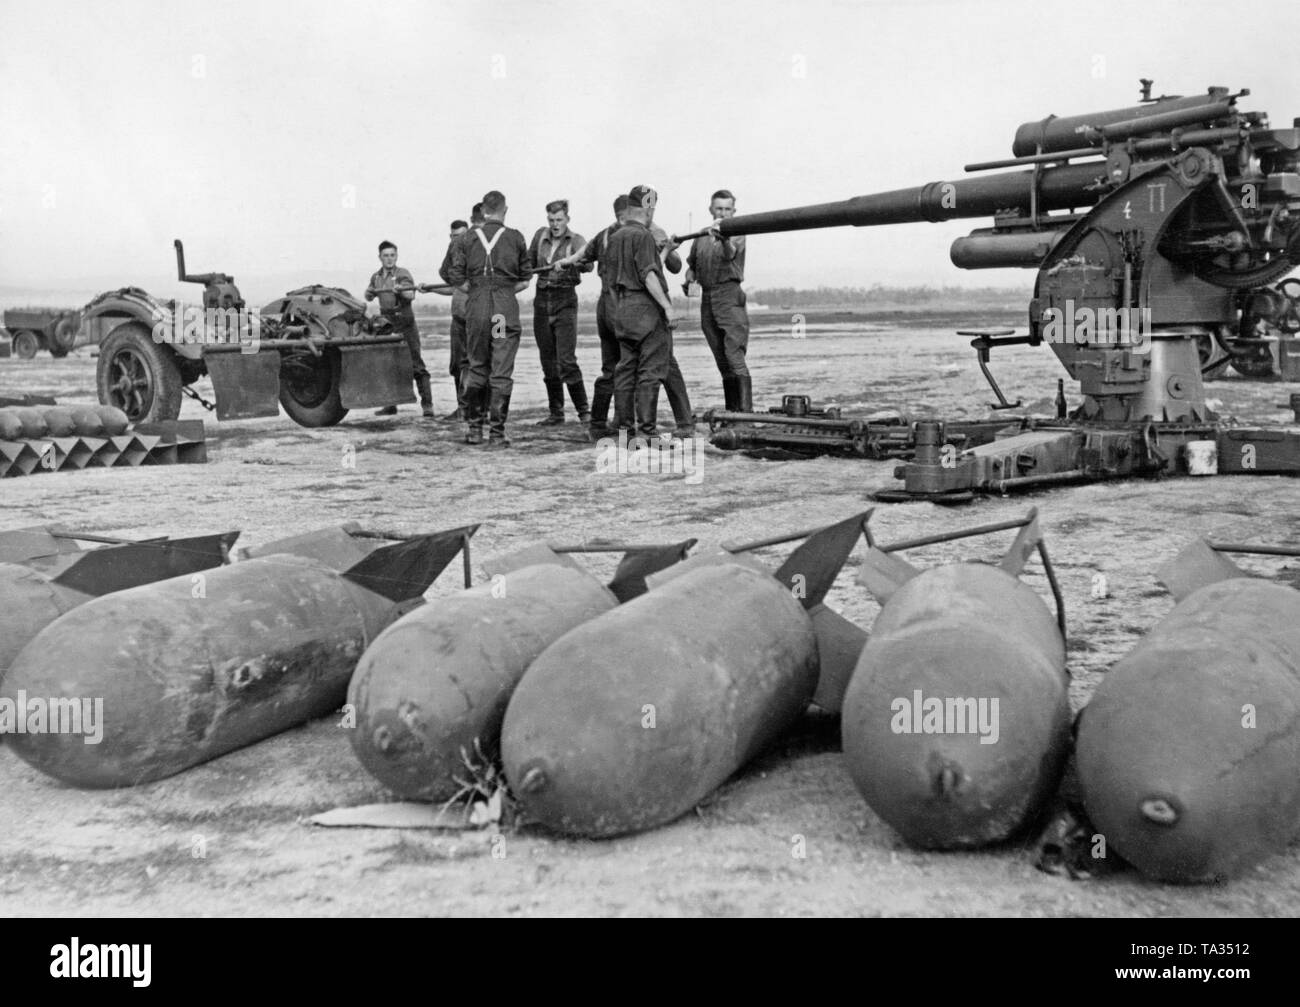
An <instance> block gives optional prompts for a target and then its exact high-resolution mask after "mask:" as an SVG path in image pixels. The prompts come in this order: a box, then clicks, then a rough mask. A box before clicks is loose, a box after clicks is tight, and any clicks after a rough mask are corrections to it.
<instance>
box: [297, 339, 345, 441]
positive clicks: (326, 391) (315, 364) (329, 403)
mask: <svg viewBox="0 0 1300 1007" xmlns="http://www.w3.org/2000/svg"><path fill="white" fill-rule="evenodd" d="M342 373H343V361H342V358H341V357H340V356H339V354H338V351H337V350H331V349H327V350H325V351H324V353H323V355H321V356H319V357H317V356H314V355H313V354H311V353H309V352H307V351H296V352H293V353H286V354H285V355H284V356H283V358H282V359H281V362H280V405H282V406H283V407H284V411H285V412H286V413H288V414H289V418H290V419H291V420H293V421H294V422H295V423H297V424H298V425H299V426H304V427H332V426H334V425H335V424H336V423H338V422H339V421H340V420H341V419H343V417H344V416H346V415H347V414H348V411H347V410H346V409H345V408H343V402H342V400H341V399H340V398H339V382H340V379H341V377H342Z"/></svg>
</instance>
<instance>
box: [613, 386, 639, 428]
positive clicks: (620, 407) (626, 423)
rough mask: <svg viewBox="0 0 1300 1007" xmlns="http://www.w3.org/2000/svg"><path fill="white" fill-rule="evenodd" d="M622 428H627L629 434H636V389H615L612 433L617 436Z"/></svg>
mask: <svg viewBox="0 0 1300 1007" xmlns="http://www.w3.org/2000/svg"><path fill="white" fill-rule="evenodd" d="M620 430H626V431H627V436H628V437H629V439H630V438H632V437H633V436H635V435H636V389H634V388H633V389H629V390H628V391H625V392H621V391H619V390H618V389H615V390H614V424H613V427H612V428H611V430H610V433H612V434H614V435H615V436H617V435H618V432H619V431H620Z"/></svg>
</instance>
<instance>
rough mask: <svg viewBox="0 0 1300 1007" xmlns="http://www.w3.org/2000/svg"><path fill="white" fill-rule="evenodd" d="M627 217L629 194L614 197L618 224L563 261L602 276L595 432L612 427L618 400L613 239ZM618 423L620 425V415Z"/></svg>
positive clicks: (600, 433) (594, 394)
mask: <svg viewBox="0 0 1300 1007" xmlns="http://www.w3.org/2000/svg"><path fill="white" fill-rule="evenodd" d="M625 220H627V196H625V195H624V196H619V197H618V198H617V199H615V200H614V223H612V224H610V225H609V226H608V227H606V228H605V229H604V230H603V231H600V232H599V233H597V234H596V236H595V237H593V238H592V239H591V240H590V241H589V242H587V243H586V244H585V245H584V246H583V247H582V248H581V249H579V250H578V251H577V252H573V253H571V254H570V255H569V256H567V257H566V258H565V259H564V260H562V264H570V263H571V264H575V265H586V266H587V267H588V268H590V267H591V266H592V265H593V264H594V265H595V266H596V275H597V276H599V277H600V297H599V298H598V299H597V301H596V334H597V335H598V336H599V337H600V377H598V378H597V379H596V380H595V382H594V383H593V384H592V398H591V433H592V435H593V436H597V437H599V436H603V435H605V434H606V433H607V432H608V430H607V426H606V424H607V423H608V421H609V406H610V403H611V402H613V401H614V368H615V367H617V366H618V358H619V347H618V334H617V332H616V331H615V329H614V322H615V316H616V314H617V312H618V302H617V301H616V300H615V297H614V284H613V281H612V280H611V279H610V278H609V257H608V256H607V255H606V252H607V251H608V250H609V238H610V235H612V234H613V233H614V232H615V231H617V230H618V229H619V228H620V227H622V226H623V222H624V221H625ZM614 423H615V426H616V427H617V426H618V425H619V417H618V414H617V413H615V416H614Z"/></svg>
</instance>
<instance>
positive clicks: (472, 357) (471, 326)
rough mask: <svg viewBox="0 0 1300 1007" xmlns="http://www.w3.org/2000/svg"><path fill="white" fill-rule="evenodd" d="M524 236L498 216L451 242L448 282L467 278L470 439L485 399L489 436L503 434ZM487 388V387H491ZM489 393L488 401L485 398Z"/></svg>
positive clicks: (522, 279)
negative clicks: (489, 422)
mask: <svg viewBox="0 0 1300 1007" xmlns="http://www.w3.org/2000/svg"><path fill="white" fill-rule="evenodd" d="M527 270H528V245H527V243H526V242H525V241H524V236H523V235H522V234H520V233H519V232H518V231H516V230H515V229H514V228H513V227H506V225H505V224H504V223H502V222H501V221H499V220H489V221H488V222H487V223H486V224H483V225H481V226H476V227H471V228H470V229H469V230H468V231H467V232H466V233H465V234H462V235H461V236H460V238H459V239H458V240H457V242H456V244H455V245H454V246H453V247H452V253H451V268H450V269H449V270H448V274H449V277H448V282H449V283H454V284H456V285H458V286H459V285H460V284H461V283H464V282H466V280H468V281H469V297H468V299H467V300H466V302H465V346H466V354H467V356H468V357H469V365H468V368H467V371H466V374H465V402H466V405H467V407H468V412H467V413H466V419H467V421H468V423H469V427H470V435H469V436H470V439H471V440H473V439H474V437H475V434H476V432H477V431H481V430H482V427H483V412H484V405H485V404H488V406H489V409H490V413H491V427H490V433H491V439H492V440H493V441H498V442H499V441H503V440H504V439H505V425H506V419H507V416H508V414H509V411H510V395H511V393H512V392H513V391H514V372H515V354H516V353H518V352H519V336H520V333H521V332H522V329H521V327H520V324H519V300H518V298H517V297H516V296H515V286H516V285H517V284H519V283H524V282H526V281H527V280H528V272H527ZM489 389H490V391H489ZM489 399H490V401H489Z"/></svg>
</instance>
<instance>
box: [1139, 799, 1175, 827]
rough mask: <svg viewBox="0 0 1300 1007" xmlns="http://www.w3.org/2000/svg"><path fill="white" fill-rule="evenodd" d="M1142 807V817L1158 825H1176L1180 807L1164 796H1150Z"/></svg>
mask: <svg viewBox="0 0 1300 1007" xmlns="http://www.w3.org/2000/svg"><path fill="white" fill-rule="evenodd" d="M1140 807H1141V810H1142V817H1143V818H1145V819H1146V820H1147V821H1148V822H1154V823H1155V824H1156V825H1174V824H1175V823H1177V821H1178V809H1177V808H1175V807H1174V806H1173V804H1171V803H1170V802H1169V801H1167V800H1166V799H1165V798H1163V797H1148V798H1147V799H1146V800H1145V801H1143V802H1142V804H1141V805H1140Z"/></svg>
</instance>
